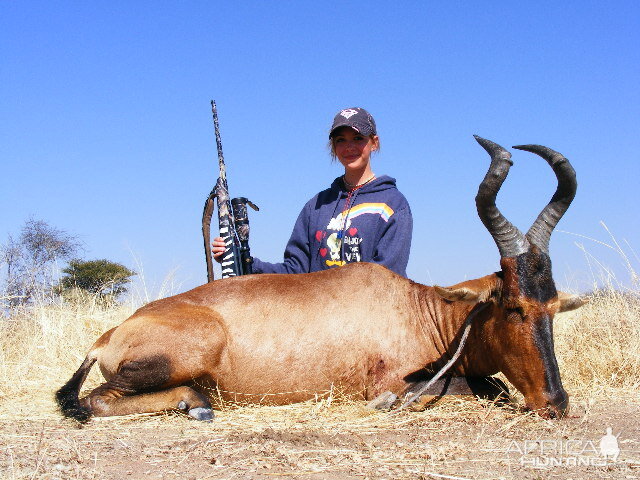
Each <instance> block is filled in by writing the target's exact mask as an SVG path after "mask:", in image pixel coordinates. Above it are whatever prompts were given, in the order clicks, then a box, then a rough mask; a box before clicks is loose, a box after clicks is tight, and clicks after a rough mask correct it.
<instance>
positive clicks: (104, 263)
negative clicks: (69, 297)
mask: <svg viewBox="0 0 640 480" xmlns="http://www.w3.org/2000/svg"><path fill="white" fill-rule="evenodd" d="M62 273H63V274H64V275H63V277H62V278H61V280H60V287H61V288H62V289H63V290H69V289H73V288H79V289H81V290H84V291H86V292H89V293H92V294H94V295H98V296H101V297H110V298H115V297H117V296H118V295H121V294H123V293H125V292H126V291H127V288H126V286H125V285H126V284H127V283H129V282H131V277H132V276H134V275H136V272H134V271H133V270H129V269H128V268H127V267H125V266H124V265H121V264H119V263H115V262H110V261H109V260H105V259H101V260H77V259H76V260H71V261H70V262H69V266H68V267H66V268H63V269H62Z"/></svg>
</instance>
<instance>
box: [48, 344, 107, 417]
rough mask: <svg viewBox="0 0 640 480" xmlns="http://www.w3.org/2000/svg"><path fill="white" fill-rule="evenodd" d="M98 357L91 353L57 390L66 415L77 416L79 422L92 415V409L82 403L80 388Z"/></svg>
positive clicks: (57, 398) (59, 402)
mask: <svg viewBox="0 0 640 480" xmlns="http://www.w3.org/2000/svg"><path fill="white" fill-rule="evenodd" d="M96 359H97V357H96V356H95V355H92V354H89V355H87V357H86V358H85V359H84V362H82V365H80V368H78V370H77V371H76V373H74V374H73V376H72V377H71V378H70V379H69V381H68V382H67V383H65V384H64V385H63V386H62V388H60V390H58V391H57V392H56V400H57V401H58V405H59V406H60V410H61V411H62V414H63V415H64V416H65V417H69V418H75V419H76V420H78V421H79V422H83V423H84V422H86V421H87V420H89V417H91V411H90V410H89V409H88V408H87V407H85V406H84V405H82V403H80V398H79V396H80V388H82V384H83V383H84V381H85V379H86V378H87V375H89V371H90V370H91V367H93V364H94V363H96Z"/></svg>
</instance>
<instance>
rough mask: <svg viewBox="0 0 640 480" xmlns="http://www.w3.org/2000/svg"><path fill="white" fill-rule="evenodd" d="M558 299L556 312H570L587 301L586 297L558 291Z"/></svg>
mask: <svg viewBox="0 0 640 480" xmlns="http://www.w3.org/2000/svg"><path fill="white" fill-rule="evenodd" d="M558 301H559V302H560V309H559V310H558V312H570V311H571V310H575V309H576V308H580V307H581V306H583V305H584V304H585V303H589V300H588V299H587V298H584V297H580V296H578V295H572V294H570V293H565V292H558Z"/></svg>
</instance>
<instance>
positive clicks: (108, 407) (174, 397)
mask: <svg viewBox="0 0 640 480" xmlns="http://www.w3.org/2000/svg"><path fill="white" fill-rule="evenodd" d="M81 404H82V405H83V406H84V407H85V408H87V409H89V410H90V411H91V414H92V415H95V416H97V417H109V416H118V415H130V414H134V413H155V412H163V411H170V410H181V411H183V412H185V413H187V414H188V415H189V416H191V417H193V418H195V419H196V420H203V421H211V420H212V419H213V417H214V415H213V410H212V408H211V403H210V402H209V399H208V398H207V397H206V396H204V395H202V394H200V393H198V392H196V391H195V390H194V389H193V388H191V387H186V386H180V387H174V388H169V389H167V390H161V391H158V392H150V393H141V394H137V395H136V394H134V395H131V394H126V393H125V392H122V391H119V390H116V389H114V388H111V387H109V384H108V382H107V383H105V384H103V385H101V386H99V387H98V388H96V389H95V390H93V391H92V392H91V393H90V394H89V395H87V396H86V397H85V398H83V399H82V400H81Z"/></svg>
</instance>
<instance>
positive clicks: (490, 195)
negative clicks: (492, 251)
mask: <svg viewBox="0 0 640 480" xmlns="http://www.w3.org/2000/svg"><path fill="white" fill-rule="evenodd" d="M474 138H475V139H476V140H477V142H478V143H479V144H480V145H481V146H482V148H484V149H485V150H486V151H487V153H488V154H489V155H490V156H491V165H490V166H489V170H488V171H487V174H486V175H485V177H484V180H482V183H481V184H480V187H478V195H476V208H477V209H478V215H479V216H480V220H482V223H484V226H485V227H487V230H489V233H490V234H491V236H492V237H493V241H494V242H496V245H497V246H498V251H499V252H500V256H501V257H515V256H517V255H520V254H521V253H524V252H526V251H527V249H528V246H529V243H528V241H527V239H526V238H525V236H524V235H523V234H522V233H521V232H520V230H518V229H517V228H516V227H514V226H513V225H512V224H511V223H510V222H509V220H507V219H506V218H504V216H503V215H502V213H500V210H498V207H496V196H497V195H498V190H500V187H501V186H502V182H504V179H505V178H507V174H508V173H509V168H510V167H511V165H513V162H512V161H511V154H510V153H509V152H507V151H506V150H505V149H504V148H502V147H501V146H500V145H498V144H497V143H493V142H492V141H490V140H486V139H484V138H481V137H479V136H477V135H474Z"/></svg>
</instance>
